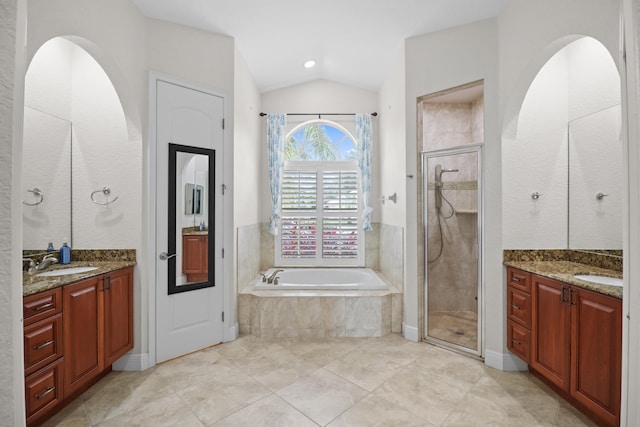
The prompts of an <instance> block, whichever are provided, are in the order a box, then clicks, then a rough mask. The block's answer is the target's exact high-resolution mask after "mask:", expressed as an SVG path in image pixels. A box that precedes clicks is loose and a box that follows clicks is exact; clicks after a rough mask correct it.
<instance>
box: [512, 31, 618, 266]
mask: <svg viewBox="0 0 640 427" xmlns="http://www.w3.org/2000/svg"><path fill="white" fill-rule="evenodd" d="M620 103H621V89H620V75H619V73H618V70H617V68H616V65H615V62H614V60H613V58H612V57H611V55H610V53H609V51H608V50H607V49H606V48H605V46H604V45H602V44H601V43H600V42H599V41H597V40H595V39H593V38H590V37H584V38H580V39H578V40H575V41H573V42H571V43H569V44H567V45H566V46H565V47H564V48H562V49H561V50H559V51H558V52H557V53H556V54H555V55H554V56H552V57H551V58H550V59H549V60H548V61H547V62H546V63H545V64H544V66H543V67H542V68H541V69H540V71H539V72H538V74H537V75H536V77H535V79H534V80H533V82H532V83H531V85H530V87H529V89H528V91H527V93H526V96H525V98H524V101H523V102H522V106H521V109H520V112H519V115H518V121H517V133H516V135H515V138H514V139H513V140H509V141H506V142H505V143H504V144H503V147H502V150H503V164H502V168H503V177H504V179H503V236H504V248H505V249H567V248H568V249H581V250H609V251H610V250H615V251H616V252H614V253H617V251H618V250H621V248H622V199H623V195H622V190H623V177H622V174H623V166H622V160H623V159H622V141H621V138H620V130H621V120H620V117H621V115H620V114H621V113H620V111H621V107H620Z"/></svg>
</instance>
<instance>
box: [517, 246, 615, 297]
mask: <svg viewBox="0 0 640 427" xmlns="http://www.w3.org/2000/svg"><path fill="white" fill-rule="evenodd" d="M576 260H578V261H576ZM504 264H505V265H506V266H508V267H514V268H517V269H520V270H523V271H528V272H530V273H534V274H537V275H539V276H544V277H549V278H551V279H555V280H558V281H561V282H564V283H567V284H570V285H575V286H577V287H580V288H584V289H588V290H591V291H594V292H598V293H601V294H604V295H608V296H612V297H614V298H618V299H622V287H619V286H608V285H600V284H597V283H591V282H585V281H583V280H578V279H576V278H575V277H573V276H574V275H576V274H590V275H599V276H607V277H617V278H622V258H618V257H611V256H608V255H599V254H595V253H585V252H577V253H576V251H571V250H532V251H526V250H514V251H508V250H505V251H504ZM603 265H604V266H605V267H602V266H603ZM618 265H619V269H618ZM607 267H614V268H607Z"/></svg>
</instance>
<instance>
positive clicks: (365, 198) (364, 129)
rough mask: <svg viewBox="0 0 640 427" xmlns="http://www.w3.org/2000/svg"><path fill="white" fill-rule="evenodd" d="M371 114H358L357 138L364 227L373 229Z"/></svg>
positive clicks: (366, 229) (364, 228) (365, 229)
mask: <svg viewBox="0 0 640 427" xmlns="http://www.w3.org/2000/svg"><path fill="white" fill-rule="evenodd" d="M371 139H372V137H371V115H370V114H356V140H357V142H358V167H359V168H360V177H361V181H360V187H361V188H360V190H361V193H362V202H363V210H362V229H363V230H364V231H371V230H372V228H371V213H372V212H373V209H372V208H371V204H370V199H371Z"/></svg>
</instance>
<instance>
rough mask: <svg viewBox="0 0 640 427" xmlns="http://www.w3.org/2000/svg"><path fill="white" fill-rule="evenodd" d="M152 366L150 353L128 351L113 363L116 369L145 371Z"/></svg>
mask: <svg viewBox="0 0 640 427" xmlns="http://www.w3.org/2000/svg"><path fill="white" fill-rule="evenodd" d="M150 367H151V366H149V353H127V354H125V355H124V356H122V357H121V358H120V359H118V360H116V361H115V362H114V363H113V370H114V371H144V370H147V369H149V368H150Z"/></svg>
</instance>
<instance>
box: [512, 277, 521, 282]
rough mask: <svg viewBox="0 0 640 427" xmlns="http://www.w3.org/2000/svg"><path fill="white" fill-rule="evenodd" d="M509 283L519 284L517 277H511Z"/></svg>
mask: <svg viewBox="0 0 640 427" xmlns="http://www.w3.org/2000/svg"><path fill="white" fill-rule="evenodd" d="M511 281H512V282H515V283H520V279H518V278H517V277H512V278H511Z"/></svg>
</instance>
